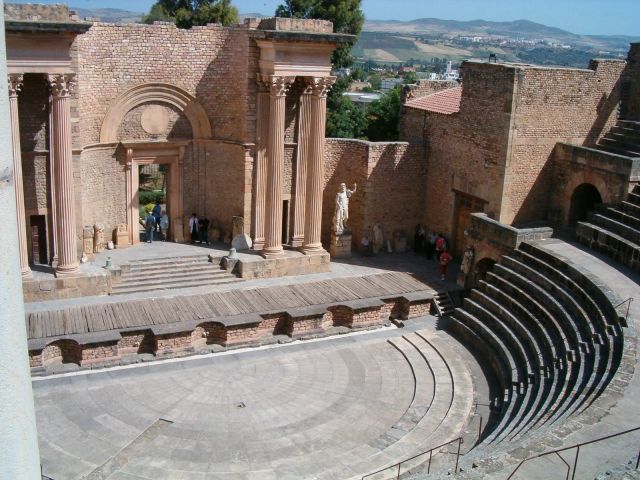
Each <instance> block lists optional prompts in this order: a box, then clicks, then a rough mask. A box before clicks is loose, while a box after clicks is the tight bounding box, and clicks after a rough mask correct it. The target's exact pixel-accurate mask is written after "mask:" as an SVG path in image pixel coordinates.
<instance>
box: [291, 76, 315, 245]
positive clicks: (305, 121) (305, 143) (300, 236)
mask: <svg viewBox="0 0 640 480" xmlns="http://www.w3.org/2000/svg"><path fill="white" fill-rule="evenodd" d="M312 90H313V89H312V88H311V87H310V86H309V85H306V86H305V88H304V90H303V92H302V95H301V96H300V109H299V110H298V122H299V123H298V155H297V162H296V187H295V203H294V210H293V239H292V241H291V246H293V247H301V246H302V244H303V242H304V211H305V208H306V206H305V204H306V197H307V167H308V165H307V164H308V160H307V157H308V156H309V139H310V137H311V135H312V133H311V93H312Z"/></svg>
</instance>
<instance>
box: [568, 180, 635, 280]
mask: <svg viewBox="0 0 640 480" xmlns="http://www.w3.org/2000/svg"><path fill="white" fill-rule="evenodd" d="M576 236H577V238H578V240H579V241H580V242H581V243H584V244H585V245H588V246H589V247H590V248H593V249H594V250H597V251H600V252H603V253H605V254H607V255H609V256H610V257H612V258H613V259H615V260H616V261H618V262H620V263H622V264H623V265H626V266H627V267H630V268H631V269H633V270H635V271H636V272H640V186H638V185H635V186H634V188H633V191H632V192H630V193H629V194H628V196H627V200H626V201H623V202H621V203H619V204H617V205H605V204H603V205H600V206H598V207H597V208H596V211H594V212H590V213H589V215H588V218H587V220H586V221H584V222H578V225H577V227H576Z"/></svg>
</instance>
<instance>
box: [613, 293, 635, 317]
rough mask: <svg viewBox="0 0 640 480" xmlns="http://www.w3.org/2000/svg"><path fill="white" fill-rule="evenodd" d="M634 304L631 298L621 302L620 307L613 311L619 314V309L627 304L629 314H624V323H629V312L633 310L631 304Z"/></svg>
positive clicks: (617, 306)
mask: <svg viewBox="0 0 640 480" xmlns="http://www.w3.org/2000/svg"><path fill="white" fill-rule="evenodd" d="M632 302H633V297H629V298H627V299H626V300H624V301H622V302H620V303H619V304H618V305H616V306H615V307H613V309H614V310H615V311H616V312H617V311H618V308H619V307H621V306H622V305H624V304H625V303H626V304H627V313H625V314H624V321H625V322H627V321H628V320H629V310H630V309H631V303H632Z"/></svg>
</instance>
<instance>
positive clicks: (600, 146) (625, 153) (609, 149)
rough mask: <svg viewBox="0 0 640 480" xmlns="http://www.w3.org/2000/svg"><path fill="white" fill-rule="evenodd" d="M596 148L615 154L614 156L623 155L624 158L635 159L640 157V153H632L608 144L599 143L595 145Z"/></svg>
mask: <svg viewBox="0 0 640 480" xmlns="http://www.w3.org/2000/svg"><path fill="white" fill-rule="evenodd" d="M595 148H597V149H598V150H602V151H605V152H609V153H613V154H614V155H621V156H623V157H630V158H635V157H638V156H640V153H636V152H630V151H628V150H627V149H625V148H622V147H618V146H617V145H610V144H608V143H602V142H601V143H598V144H596V145H595Z"/></svg>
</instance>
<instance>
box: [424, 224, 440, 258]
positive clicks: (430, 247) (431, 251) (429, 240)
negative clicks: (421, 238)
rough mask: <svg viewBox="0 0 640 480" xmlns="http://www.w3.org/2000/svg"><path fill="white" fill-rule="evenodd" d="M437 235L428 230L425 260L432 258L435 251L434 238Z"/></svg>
mask: <svg viewBox="0 0 640 480" xmlns="http://www.w3.org/2000/svg"><path fill="white" fill-rule="evenodd" d="M437 238H438V237H437V236H436V234H435V233H434V232H431V231H430V232H429V235H427V241H426V243H427V260H433V255H434V254H435V253H436V239H437Z"/></svg>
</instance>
